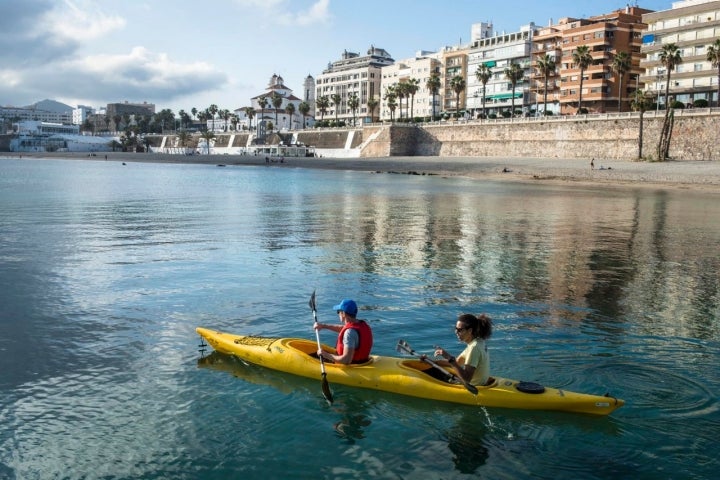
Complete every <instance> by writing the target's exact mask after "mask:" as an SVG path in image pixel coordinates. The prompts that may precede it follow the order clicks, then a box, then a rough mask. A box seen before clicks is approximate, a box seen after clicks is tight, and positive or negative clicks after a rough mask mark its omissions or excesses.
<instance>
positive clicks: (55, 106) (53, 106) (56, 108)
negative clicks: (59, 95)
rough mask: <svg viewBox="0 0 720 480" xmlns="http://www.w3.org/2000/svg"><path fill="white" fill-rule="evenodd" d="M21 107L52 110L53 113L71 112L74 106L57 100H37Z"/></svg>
mask: <svg viewBox="0 0 720 480" xmlns="http://www.w3.org/2000/svg"><path fill="white" fill-rule="evenodd" d="M23 108H30V109H35V110H44V111H46V112H53V113H65V112H72V111H73V109H74V107H71V106H70V105H66V104H64V103H60V102H57V101H55V100H48V99H45V100H41V101H39V102H36V103H34V104H32V105H28V106H27V107H23Z"/></svg>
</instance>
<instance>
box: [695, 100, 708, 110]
mask: <svg viewBox="0 0 720 480" xmlns="http://www.w3.org/2000/svg"><path fill="white" fill-rule="evenodd" d="M709 106H710V102H708V101H707V100H705V99H704V98H698V99H697V100H695V101H694V102H693V107H695V108H707V107H709Z"/></svg>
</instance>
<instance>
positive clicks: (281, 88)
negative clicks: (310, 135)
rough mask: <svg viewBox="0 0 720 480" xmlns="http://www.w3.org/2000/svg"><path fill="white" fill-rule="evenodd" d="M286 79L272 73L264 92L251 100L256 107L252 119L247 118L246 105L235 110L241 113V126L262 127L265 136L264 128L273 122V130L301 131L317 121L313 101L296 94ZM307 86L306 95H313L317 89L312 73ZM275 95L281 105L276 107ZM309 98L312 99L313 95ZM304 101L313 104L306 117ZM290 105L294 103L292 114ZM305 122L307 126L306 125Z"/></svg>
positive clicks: (305, 84) (307, 80)
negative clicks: (314, 115) (289, 111)
mask: <svg viewBox="0 0 720 480" xmlns="http://www.w3.org/2000/svg"><path fill="white" fill-rule="evenodd" d="M283 82H284V80H283V78H282V77H281V76H280V75H275V74H273V76H272V77H271V78H270V82H269V83H268V86H267V89H266V90H265V92H263V93H261V94H259V95H256V96H254V97H253V98H251V99H250V105H251V107H252V108H253V109H254V110H255V115H254V117H253V119H252V122H251V119H250V118H248V115H247V109H246V108H245V107H243V108H238V109H237V110H235V112H234V113H235V114H236V115H237V116H238V128H242V129H246V130H251V129H254V128H258V127H259V128H258V135H260V136H262V135H264V129H265V128H266V127H267V126H268V125H269V124H270V123H272V126H273V130H275V131H278V130H299V129H302V128H304V127H310V126H312V125H313V124H314V118H313V116H312V104H311V103H310V102H309V101H308V100H307V99H306V100H302V99H300V98H298V97H296V96H295V95H294V94H293V91H292V90H291V89H290V88H288V87H287V86H286V85H285V84H284V83H283ZM304 88H305V91H306V93H305V94H306V96H307V95H312V91H313V90H314V88H315V86H314V82H313V78H312V76H308V77H307V78H306V79H305V82H304ZM308 91H310V93H307V92H308ZM273 98H279V99H280V104H279V106H278V107H277V108H276V107H275V106H274V105H273V103H272V100H273ZM307 98H308V99H309V98H312V96H310V97H307ZM303 101H308V105H309V106H310V111H309V112H308V114H307V116H305V117H303V114H302V113H300V104H301V103H302V102H303ZM261 102H262V104H261ZM290 104H292V105H293V108H294V112H293V113H292V114H290V113H288V110H287V107H288V105H290ZM303 122H304V124H305V125H303ZM251 123H252V124H251Z"/></svg>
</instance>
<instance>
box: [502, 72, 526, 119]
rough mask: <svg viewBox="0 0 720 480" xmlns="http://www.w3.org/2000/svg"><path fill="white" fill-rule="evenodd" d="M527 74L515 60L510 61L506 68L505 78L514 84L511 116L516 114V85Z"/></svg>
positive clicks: (511, 98)
mask: <svg viewBox="0 0 720 480" xmlns="http://www.w3.org/2000/svg"><path fill="white" fill-rule="evenodd" d="M524 76H525V72H524V71H523V69H522V67H520V65H519V64H517V63H515V62H510V66H508V67H507V68H506V69H505V78H507V79H508V80H509V81H510V85H512V97H510V118H512V117H514V116H515V87H516V86H517V83H518V82H519V81H520V80H522V78H523V77H524Z"/></svg>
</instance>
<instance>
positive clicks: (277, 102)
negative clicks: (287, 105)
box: [270, 92, 283, 130]
mask: <svg viewBox="0 0 720 480" xmlns="http://www.w3.org/2000/svg"><path fill="white" fill-rule="evenodd" d="M270 102H272V106H273V108H274V109H275V125H277V126H278V130H280V124H279V123H278V110H279V109H280V107H281V106H282V103H283V97H282V95H280V94H279V93H277V92H273V93H272V96H271V97H270Z"/></svg>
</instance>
